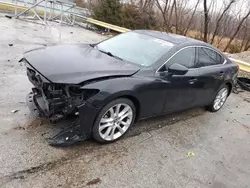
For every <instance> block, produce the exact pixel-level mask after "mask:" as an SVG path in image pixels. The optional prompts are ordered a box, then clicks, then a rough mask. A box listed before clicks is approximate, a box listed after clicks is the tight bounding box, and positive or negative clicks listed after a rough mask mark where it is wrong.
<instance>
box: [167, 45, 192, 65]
mask: <svg viewBox="0 0 250 188" xmlns="http://www.w3.org/2000/svg"><path fill="white" fill-rule="evenodd" d="M194 62H195V48H194V47H190V48H185V49H183V50H181V51H180V52H178V53H177V54H175V55H174V56H173V57H172V58H171V59H170V60H169V61H168V63H167V65H168V67H169V66H170V65H172V64H174V63H178V64H181V65H183V66H185V67H187V68H194Z"/></svg>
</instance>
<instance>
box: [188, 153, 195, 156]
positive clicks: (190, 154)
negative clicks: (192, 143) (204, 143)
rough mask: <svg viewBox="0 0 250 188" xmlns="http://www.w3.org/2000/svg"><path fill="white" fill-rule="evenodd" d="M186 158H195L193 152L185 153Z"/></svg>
mask: <svg viewBox="0 0 250 188" xmlns="http://www.w3.org/2000/svg"><path fill="white" fill-rule="evenodd" d="M187 156H188V157H193V156H195V154H194V152H188V153H187Z"/></svg>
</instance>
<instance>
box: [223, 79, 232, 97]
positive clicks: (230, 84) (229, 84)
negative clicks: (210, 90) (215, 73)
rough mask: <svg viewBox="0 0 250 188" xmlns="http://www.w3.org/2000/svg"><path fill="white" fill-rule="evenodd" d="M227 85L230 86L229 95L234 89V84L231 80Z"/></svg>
mask: <svg viewBox="0 0 250 188" xmlns="http://www.w3.org/2000/svg"><path fill="white" fill-rule="evenodd" d="M225 85H226V86H228V89H229V92H228V96H229V95H230V94H231V92H232V90H233V84H232V83H231V82H226V83H225Z"/></svg>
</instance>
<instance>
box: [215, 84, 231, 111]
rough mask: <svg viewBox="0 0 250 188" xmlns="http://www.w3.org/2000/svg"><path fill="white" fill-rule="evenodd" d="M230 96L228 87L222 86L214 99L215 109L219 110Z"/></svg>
mask: <svg viewBox="0 0 250 188" xmlns="http://www.w3.org/2000/svg"><path fill="white" fill-rule="evenodd" d="M227 96H228V89H227V88H222V89H221V90H220V91H219V92H218V94H217V95H216V97H215V99H214V104H213V107H214V109H215V110H219V109H220V108H221V107H222V106H223V105H224V103H225V101H226V99H227Z"/></svg>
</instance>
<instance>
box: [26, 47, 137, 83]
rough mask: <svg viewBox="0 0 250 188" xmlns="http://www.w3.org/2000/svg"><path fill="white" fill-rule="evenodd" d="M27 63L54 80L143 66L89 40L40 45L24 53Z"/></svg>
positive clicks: (113, 73)
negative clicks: (85, 41)
mask: <svg viewBox="0 0 250 188" xmlns="http://www.w3.org/2000/svg"><path fill="white" fill-rule="evenodd" d="M24 58H25V59H26V60H27V63H28V64H30V65H31V66H32V67H33V68H34V69H36V71H38V72H39V73H40V74H42V75H43V76H44V77H45V78H47V79H48V80H49V81H51V82H53V83H65V84H79V83H81V82H84V81H86V80H91V79H95V78H101V77H108V76H129V75H132V74H134V73H135V72H137V71H138V70H139V69H140V67H139V66H136V65H133V64H130V63H126V62H124V61H121V60H118V59H115V58H113V57H110V56H108V55H106V54H104V53H101V52H99V51H98V50H97V49H95V48H93V47H91V46H90V45H88V44H75V45H74V44H64V45H56V46H50V47H44V48H39V49H36V50H32V51H29V52H27V53H26V54H25V55H24Z"/></svg>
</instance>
